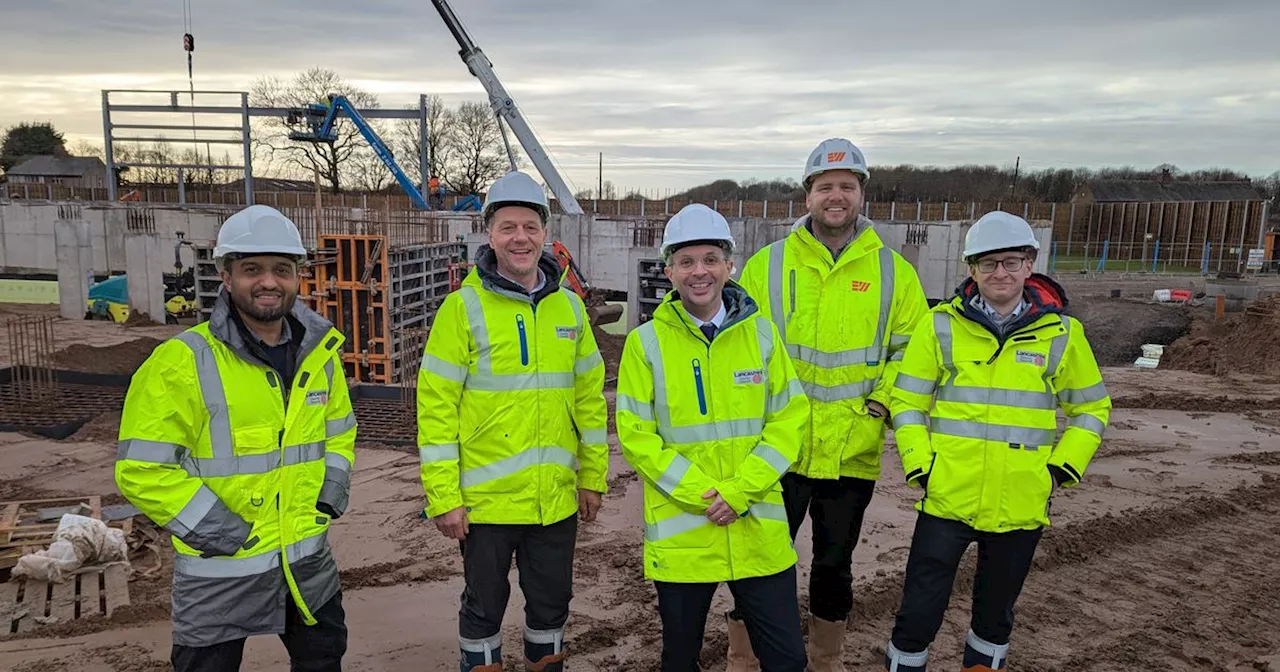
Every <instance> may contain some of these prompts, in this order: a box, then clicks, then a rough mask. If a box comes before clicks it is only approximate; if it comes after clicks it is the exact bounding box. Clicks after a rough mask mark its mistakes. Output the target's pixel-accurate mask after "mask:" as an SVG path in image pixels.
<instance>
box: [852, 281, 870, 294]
mask: <svg viewBox="0 0 1280 672" xmlns="http://www.w3.org/2000/svg"><path fill="white" fill-rule="evenodd" d="M849 289H852V290H853V291H855V292H865V291H867V290H868V289H871V283H869V282H864V281H862V280H854V281H853V283H852V284H850V286H849Z"/></svg>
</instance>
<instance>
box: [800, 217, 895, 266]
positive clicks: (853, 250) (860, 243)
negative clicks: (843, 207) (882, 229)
mask: <svg viewBox="0 0 1280 672" xmlns="http://www.w3.org/2000/svg"><path fill="white" fill-rule="evenodd" d="M812 221H813V215H805V216H803V217H801V218H800V219H797V220H796V223H795V224H792V225H791V234H792V235H793V236H794V237H795V239H796V240H798V241H799V242H800V243H801V244H802V245H804V246H805V247H806V248H808V249H809V250H810V251H811V252H813V253H814V254H816V255H818V258H819V259H823V260H825V261H830V262H831V264H832V266H833V267H834V266H839V265H841V264H844V263H847V262H849V261H852V260H854V259H857V258H858V257H861V256H862V255H864V254H868V253H870V252H874V251H876V250H878V249H880V248H881V247H884V243H883V242H882V241H881V240H880V237H879V236H876V235H867V232H868V231H871V230H872V228H873V227H874V225H875V222H873V221H871V219H869V218H868V217H866V216H865V215H858V221H857V222H856V223H854V232H853V237H852V238H850V239H849V242H848V243H845V246H844V250H843V251H842V252H841V253H840V258H839V259H834V260H833V259H832V258H831V250H830V249H829V248H828V247H827V246H826V245H824V244H823V243H822V241H820V240H818V237H817V236H815V235H813V232H812V231H810V230H809V223H810V222H812Z"/></svg>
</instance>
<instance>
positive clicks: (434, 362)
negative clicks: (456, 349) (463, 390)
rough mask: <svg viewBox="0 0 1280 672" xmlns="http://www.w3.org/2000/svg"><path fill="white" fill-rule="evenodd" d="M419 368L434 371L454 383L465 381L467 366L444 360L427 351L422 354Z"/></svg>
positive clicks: (428, 371)
mask: <svg viewBox="0 0 1280 672" xmlns="http://www.w3.org/2000/svg"><path fill="white" fill-rule="evenodd" d="M419 368H420V369H422V370H423V371H426V372H427V373H434V374H436V375H437V376H440V377H441V378H444V379H445V380H451V381H453V382H455V383H465V382H467V367H465V366H458V365H457V364H453V363H451V362H446V361H444V360H443V359H440V358H439V357H436V356H435V355H433V354H431V353H429V352H428V353H426V354H424V355H422V364H421V365H420V366H419Z"/></svg>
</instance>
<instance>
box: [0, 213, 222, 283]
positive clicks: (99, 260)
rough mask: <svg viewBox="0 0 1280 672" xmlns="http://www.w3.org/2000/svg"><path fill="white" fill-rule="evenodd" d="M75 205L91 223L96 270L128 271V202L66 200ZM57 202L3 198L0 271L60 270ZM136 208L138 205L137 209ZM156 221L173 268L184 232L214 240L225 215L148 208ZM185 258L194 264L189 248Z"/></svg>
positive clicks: (165, 262)
mask: <svg viewBox="0 0 1280 672" xmlns="http://www.w3.org/2000/svg"><path fill="white" fill-rule="evenodd" d="M62 205H63V207H64V208H68V207H74V208H77V209H78V211H79V219H81V220H83V221H84V222H86V224H87V226H88V228H89V236H90V247H91V248H92V255H93V270H94V272H96V273H98V274H106V273H112V272H114V273H121V272H124V271H125V259H124V257H125V253H124V238H125V233H126V232H127V231H128V230H129V227H128V212H129V210H130V208H129V207H127V206H123V205H121V206H110V205H95V206H88V205H81V204H62ZM58 207H59V204H57V203H29V202H23V201H10V202H0V273H16V274H49V275H53V274H55V273H57V270H58V260H57V253H56V241H55V235H54V231H55V229H56V222H57V221H58ZM135 209H137V208H135ZM149 210H150V212H151V217H152V219H153V221H154V223H155V233H156V237H157V245H158V249H160V250H161V253H160V254H159V255H158V257H157V259H156V263H158V264H160V265H161V266H163V267H164V270H166V271H168V270H171V269H172V267H173V254H172V252H173V246H174V244H176V243H177V241H178V236H177V232H178V231H182V232H183V233H184V234H185V235H186V238H187V240H197V241H202V240H208V241H212V240H213V239H214V238H216V237H217V232H218V226H219V224H220V222H221V221H222V218H221V216H220V215H219V214H218V213H216V212H213V211H210V210H204V209H197V208H182V209H179V208H164V209H161V208H149ZM183 254H184V255H185V256H184V257H183V263H184V264H190V263H191V261H192V259H191V256H190V255H191V252H190V251H189V250H188V251H184V252H183Z"/></svg>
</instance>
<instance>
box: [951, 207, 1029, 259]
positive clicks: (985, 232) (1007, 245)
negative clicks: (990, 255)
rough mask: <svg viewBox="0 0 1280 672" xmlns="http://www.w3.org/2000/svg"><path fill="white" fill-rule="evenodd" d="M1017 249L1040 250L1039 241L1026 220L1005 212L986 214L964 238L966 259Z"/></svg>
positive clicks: (971, 227) (970, 228)
mask: <svg viewBox="0 0 1280 672" xmlns="http://www.w3.org/2000/svg"><path fill="white" fill-rule="evenodd" d="M1019 247H1033V248H1035V249H1036V250H1039V249H1040V241H1038V240H1036V234H1035V232H1034V231H1032V230H1031V225H1030V224H1028V223H1027V220H1025V219H1023V218H1021V217H1019V216H1017V215H1013V214H1009V213H1007V212H1001V211H996V212H988V213H987V214H985V215H983V216H982V217H980V218H978V221H976V222H974V223H973V226H970V227H969V232H968V233H966V234H965V236H964V256H965V258H966V259H968V258H971V257H975V256H977V255H979V254H986V253H987V252H994V251H996V250H1008V249H1013V248H1019Z"/></svg>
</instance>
